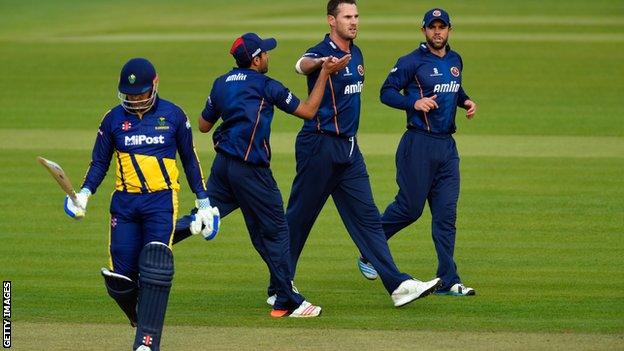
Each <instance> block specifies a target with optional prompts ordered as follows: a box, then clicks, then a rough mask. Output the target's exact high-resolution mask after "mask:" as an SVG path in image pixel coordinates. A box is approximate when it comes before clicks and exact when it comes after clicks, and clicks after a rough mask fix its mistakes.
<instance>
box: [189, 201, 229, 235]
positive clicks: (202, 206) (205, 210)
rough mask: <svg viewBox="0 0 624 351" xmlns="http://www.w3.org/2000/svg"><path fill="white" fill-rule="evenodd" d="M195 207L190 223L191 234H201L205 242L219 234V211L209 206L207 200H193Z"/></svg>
mask: <svg viewBox="0 0 624 351" xmlns="http://www.w3.org/2000/svg"><path fill="white" fill-rule="evenodd" d="M195 206H197V213H196V214H195V215H194V219H193V221H192V222H191V227H190V230H191V234H193V235H196V234H199V233H201V234H202V235H203V236H204V239H206V240H212V239H214V237H215V236H217V233H218V232H219V223H220V222H221V216H220V215H219V209H218V208H216V207H212V206H210V200H208V198H205V199H197V200H195Z"/></svg>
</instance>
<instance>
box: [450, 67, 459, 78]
mask: <svg viewBox="0 0 624 351" xmlns="http://www.w3.org/2000/svg"><path fill="white" fill-rule="evenodd" d="M451 74H452V75H453V77H459V68H457V67H455V66H453V67H451Z"/></svg>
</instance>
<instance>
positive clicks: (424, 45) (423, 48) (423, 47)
mask: <svg viewBox="0 0 624 351" xmlns="http://www.w3.org/2000/svg"><path fill="white" fill-rule="evenodd" d="M418 49H419V50H420V51H422V52H425V53H431V50H429V47H428V46H427V42H425V41H423V42H422V43H420V45H419V46H418ZM449 52H451V46H450V45H449V44H448V43H446V55H448V53H449ZM432 55H433V54H432ZM446 55H444V56H446ZM436 56H437V55H436ZM438 57H439V56H438Z"/></svg>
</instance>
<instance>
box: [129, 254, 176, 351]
mask: <svg viewBox="0 0 624 351" xmlns="http://www.w3.org/2000/svg"><path fill="white" fill-rule="evenodd" d="M173 273H174V270H173V253H172V252H171V249H170V248H169V247H168V246H167V245H165V244H163V243H160V242H151V243H148V244H147V245H145V246H144V247H143V250H142V251H141V254H140V256H139V286H140V289H139V306H138V309H137V312H138V327H137V333H136V337H135V339H134V347H135V349H136V348H137V347H140V346H141V345H145V346H149V347H151V349H152V350H154V351H156V350H158V349H159V345H160V336H161V333H162V328H163V323H164V320H165V312H166V310H167V301H168V300H169V290H170V289H171V283H172V281H173Z"/></svg>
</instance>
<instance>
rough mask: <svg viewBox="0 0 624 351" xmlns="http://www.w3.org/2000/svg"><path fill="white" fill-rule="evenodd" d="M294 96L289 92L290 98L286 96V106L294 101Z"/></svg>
mask: <svg viewBox="0 0 624 351" xmlns="http://www.w3.org/2000/svg"><path fill="white" fill-rule="evenodd" d="M292 98H293V95H292V93H291V92H290V91H289V92H288V96H286V105H290V102H291V101H292Z"/></svg>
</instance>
